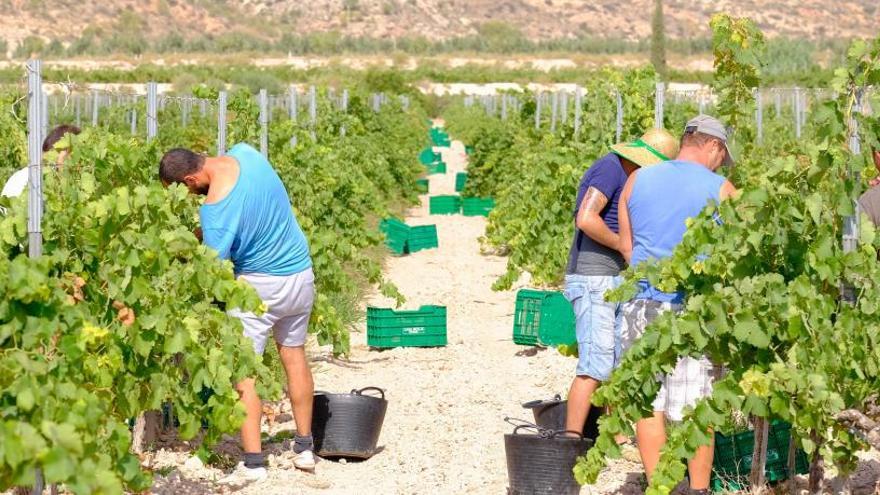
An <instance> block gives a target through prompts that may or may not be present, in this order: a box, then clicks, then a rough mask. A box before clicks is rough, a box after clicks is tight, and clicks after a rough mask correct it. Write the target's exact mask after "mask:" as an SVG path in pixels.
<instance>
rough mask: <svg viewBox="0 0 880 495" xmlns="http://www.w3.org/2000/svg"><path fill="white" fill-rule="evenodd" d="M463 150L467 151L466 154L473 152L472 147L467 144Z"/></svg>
mask: <svg viewBox="0 0 880 495" xmlns="http://www.w3.org/2000/svg"><path fill="white" fill-rule="evenodd" d="M464 152H465V153H467V154H468V155H473V154H474V147H473V146H471V145H467V146H465V147H464Z"/></svg>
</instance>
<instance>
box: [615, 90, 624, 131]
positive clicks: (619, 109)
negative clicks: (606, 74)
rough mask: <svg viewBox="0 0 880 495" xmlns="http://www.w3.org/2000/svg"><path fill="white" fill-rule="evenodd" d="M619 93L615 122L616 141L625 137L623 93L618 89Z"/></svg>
mask: <svg viewBox="0 0 880 495" xmlns="http://www.w3.org/2000/svg"><path fill="white" fill-rule="evenodd" d="M616 93H617V122H615V126H614V127H615V129H614V135H615V142H618V143H619V142H620V140H621V139H622V138H623V95H621V94H620V91H616Z"/></svg>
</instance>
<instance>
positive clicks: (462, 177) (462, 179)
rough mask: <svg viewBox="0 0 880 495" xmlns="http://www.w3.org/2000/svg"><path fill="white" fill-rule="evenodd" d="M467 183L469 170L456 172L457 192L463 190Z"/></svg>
mask: <svg viewBox="0 0 880 495" xmlns="http://www.w3.org/2000/svg"><path fill="white" fill-rule="evenodd" d="M466 183H467V172H459V173H457V174H455V192H462V191H463V190H464V185H465V184H466Z"/></svg>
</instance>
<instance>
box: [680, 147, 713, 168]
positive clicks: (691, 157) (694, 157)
mask: <svg viewBox="0 0 880 495" xmlns="http://www.w3.org/2000/svg"><path fill="white" fill-rule="evenodd" d="M675 159H676V160H679V161H682V162H691V163H696V164H697V165H701V166H703V167H706V168H707V169H708V168H709V166H708V165H706V163H705V158H703V156H702V154H701V153H700V152H698V151H694V150H690V149H682V150H681V151H680V152H679V153H678V156H677V157H675Z"/></svg>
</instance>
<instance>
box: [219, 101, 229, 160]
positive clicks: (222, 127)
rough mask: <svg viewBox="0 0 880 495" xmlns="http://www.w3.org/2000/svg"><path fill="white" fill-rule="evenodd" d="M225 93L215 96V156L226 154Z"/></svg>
mask: <svg viewBox="0 0 880 495" xmlns="http://www.w3.org/2000/svg"><path fill="white" fill-rule="evenodd" d="M226 98H227V94H226V91H221V92H220V94H218V95H217V155H218V156H223V155H225V154H226Z"/></svg>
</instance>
